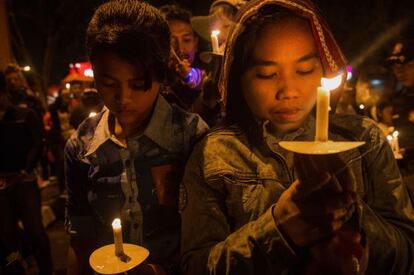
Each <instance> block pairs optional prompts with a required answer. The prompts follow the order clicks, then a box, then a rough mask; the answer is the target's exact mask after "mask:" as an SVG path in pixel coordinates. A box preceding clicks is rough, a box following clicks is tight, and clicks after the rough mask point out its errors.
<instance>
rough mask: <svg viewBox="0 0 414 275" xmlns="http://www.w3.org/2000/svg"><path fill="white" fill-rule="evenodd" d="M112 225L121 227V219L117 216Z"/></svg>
mask: <svg viewBox="0 0 414 275" xmlns="http://www.w3.org/2000/svg"><path fill="white" fill-rule="evenodd" d="M112 227H113V228H120V227H121V220H120V219H119V218H116V219H115V220H114V221H113V222H112Z"/></svg>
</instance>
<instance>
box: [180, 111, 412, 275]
mask: <svg viewBox="0 0 414 275" xmlns="http://www.w3.org/2000/svg"><path fill="white" fill-rule="evenodd" d="M257 127H258V128H257ZM314 127H315V125H314V119H313V117H312V116H311V117H309V118H308V120H307V121H306V123H305V124H304V125H303V127H301V128H299V129H298V130H296V131H295V132H293V133H290V134H288V135H286V136H284V137H281V138H276V137H274V136H272V135H270V134H269V133H268V132H267V131H266V123H264V124H260V125H258V126H253V127H252V129H248V130H244V129H241V128H240V127H238V126H237V125H233V126H229V127H224V128H220V129H217V130H215V131H212V132H211V133H209V134H208V135H207V136H206V137H205V138H204V140H203V141H202V142H201V143H200V144H198V145H197V146H196V147H195V149H194V152H193V154H192V156H191V157H190V159H189V161H188V163H187V167H186V171H185V175H184V178H183V185H182V191H181V192H180V200H181V202H180V204H181V205H182V208H181V213H182V245H181V249H182V259H183V268H184V271H185V274H189V275H192V274H197V275H202V274H287V273H289V274H290V273H294V272H295V270H296V268H297V267H298V262H300V261H301V256H300V255H299V254H298V253H297V251H296V250H295V248H293V247H292V246H291V245H290V242H289V241H288V240H286V239H285V237H284V234H282V233H281V232H280V231H279V229H278V227H277V226H276V223H275V220H274V216H273V212H272V209H273V207H274V206H275V204H276V203H277V202H278V200H279V197H280V196H281V194H282V193H283V192H284V191H285V190H286V189H287V188H288V187H289V186H290V184H291V183H292V182H293V181H294V180H295V179H296V178H297V175H296V173H295V170H294V165H293V153H291V152H288V151H286V150H284V149H283V148H281V147H280V146H279V141H280V140H285V141H286V140H302V141H303V140H313V138H314V134H315V133H314ZM329 139H330V140H338V141H344V140H359V141H365V145H364V146H362V147H361V148H359V149H354V150H350V151H347V152H344V153H341V158H342V159H343V160H344V161H345V163H347V164H348V165H349V166H350V167H351V168H352V170H353V173H354V175H355V179H356V184H357V193H358V195H359V196H358V197H359V201H358V205H359V209H358V212H359V217H360V221H359V224H360V227H361V230H362V231H363V232H364V233H365V235H366V241H367V244H368V247H369V264H368V270H367V274H412V272H414V210H413V205H412V203H411V202H410V199H409V195H408V193H407V188H406V186H404V184H403V182H402V180H401V176H400V173H399V170H398V167H397V165H396V162H395V159H394V156H393V153H392V151H391V148H390V147H389V144H388V143H387V141H386V140H385V137H384V136H383V135H382V133H381V131H380V130H379V128H378V127H377V126H376V125H375V123H374V122H373V121H371V120H369V119H366V118H364V119H362V118H361V117H358V116H332V117H330V133H329Z"/></svg>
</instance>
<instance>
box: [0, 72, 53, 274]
mask: <svg viewBox="0 0 414 275" xmlns="http://www.w3.org/2000/svg"><path fill="white" fill-rule="evenodd" d="M8 76H9V77H11V76H10V72H9V74H8ZM0 78H2V75H0ZM0 82H1V79H0ZM11 83H13V81H10V79H9V82H8V88H9V90H10V88H11V86H10V84H11ZM0 86H1V85H0ZM10 98H11V97H10V95H9V94H8V92H7V91H6V90H5V89H2V87H0V133H1V135H0V221H1V226H0V245H1V246H3V249H4V251H5V252H4V254H5V255H7V262H8V264H9V263H10V262H12V261H13V260H16V261H18V260H22V253H21V252H22V248H23V243H24V241H23V236H22V235H21V234H20V233H21V232H20V230H19V227H18V221H19V220H21V221H22V224H23V228H24V234H25V236H27V237H28V240H29V244H30V246H31V248H32V249H33V252H34V256H35V259H36V263H37V266H38V269H39V274H52V272H53V266H52V258H51V254H50V244H49V238H48V236H47V234H46V231H45V229H44V227H43V224H42V216H41V197H40V190H39V187H38V185H37V177H36V173H35V168H36V166H37V164H38V162H39V158H40V155H41V151H42V145H43V128H42V123H41V120H40V118H39V117H38V116H37V115H36V113H35V112H34V111H33V110H32V109H30V108H26V107H21V106H17V105H14V104H12V103H11V102H10V101H9V99H10ZM8 264H7V265H8Z"/></svg>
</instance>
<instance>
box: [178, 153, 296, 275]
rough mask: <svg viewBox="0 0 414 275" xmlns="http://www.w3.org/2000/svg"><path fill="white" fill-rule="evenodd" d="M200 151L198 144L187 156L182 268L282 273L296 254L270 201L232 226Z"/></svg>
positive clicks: (182, 194)
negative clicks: (255, 215)
mask: <svg viewBox="0 0 414 275" xmlns="http://www.w3.org/2000/svg"><path fill="white" fill-rule="evenodd" d="M198 147H199V146H198ZM200 154H201V153H200V151H198V150H196V151H194V154H193V155H192V157H191V158H190V160H189V162H188V164H187V168H186V172H185V175H184V179H183V182H182V186H181V191H180V211H181V215H182V240H181V248H182V265H183V270H184V274H199V275H201V274H280V273H282V272H283V271H284V270H286V269H287V267H288V265H290V264H292V263H293V262H294V261H295V259H296V254H295V252H294V250H293V249H292V248H291V247H290V246H289V244H288V242H287V241H286V240H285V239H284V238H283V236H282V234H281V233H280V232H279V230H278V228H277V226H276V224H275V222H274V217H273V213H272V208H273V207H274V206H272V207H270V208H269V209H268V210H267V211H266V212H264V213H263V214H262V215H261V216H259V218H258V219H257V220H254V221H251V222H249V223H247V224H245V225H244V226H242V227H241V228H239V229H238V230H236V231H232V228H231V221H230V219H229V217H228V215H227V214H226V210H225V209H226V207H225V202H224V198H225V191H224V188H212V187H211V186H210V184H209V182H208V181H206V180H205V179H204V176H203V169H202V167H203V166H202V163H203V159H202V158H201V156H200ZM218 181H223V179H222V178H221V179H218ZM221 183H223V182H221ZM216 184H220V183H214V185H216ZM218 189H221V190H218Z"/></svg>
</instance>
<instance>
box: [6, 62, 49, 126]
mask: <svg viewBox="0 0 414 275" xmlns="http://www.w3.org/2000/svg"><path fill="white" fill-rule="evenodd" d="M4 76H5V78H6V87H7V92H8V94H9V96H10V102H11V103H12V104H15V105H18V106H21V107H28V108H31V109H33V110H34V111H35V112H36V114H37V115H38V116H39V118H40V119H42V118H43V115H44V114H45V108H44V106H43V104H42V101H41V100H40V99H39V98H38V97H36V96H35V95H34V94H33V92H32V91H31V90H30V89H29V86H28V85H27V81H26V79H25V77H24V75H23V71H22V69H21V68H20V67H19V66H18V65H17V64H8V65H7V66H6V67H5V69H4Z"/></svg>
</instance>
